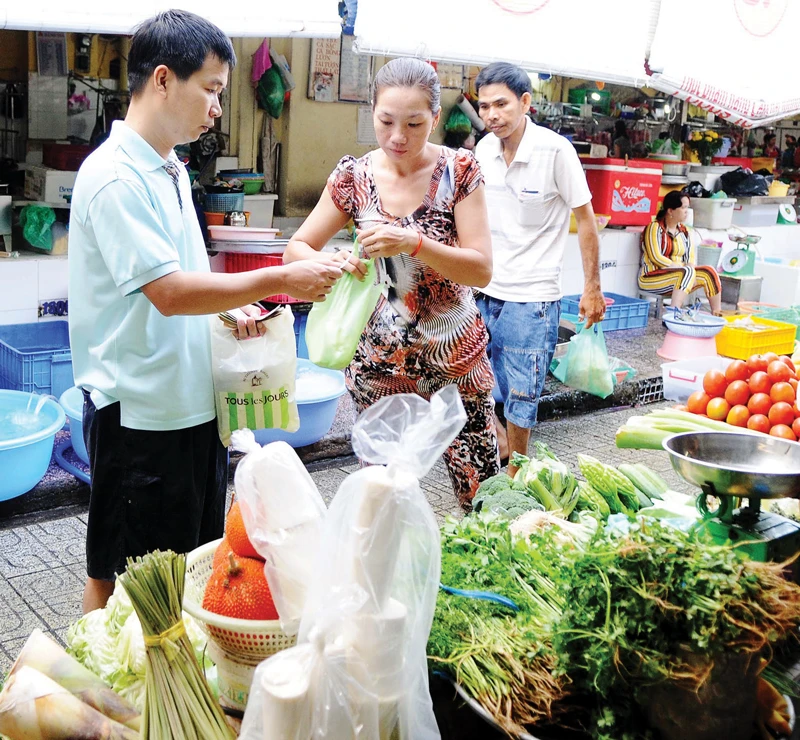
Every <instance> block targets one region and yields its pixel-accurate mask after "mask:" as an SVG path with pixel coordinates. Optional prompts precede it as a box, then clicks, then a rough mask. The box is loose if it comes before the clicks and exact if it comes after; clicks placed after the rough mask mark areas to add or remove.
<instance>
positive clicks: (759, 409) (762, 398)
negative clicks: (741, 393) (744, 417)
mask: <svg viewBox="0 0 800 740" xmlns="http://www.w3.org/2000/svg"><path fill="white" fill-rule="evenodd" d="M771 408H772V399H771V398H770V397H769V395H768V394H766V393H754V394H753V395H752V396H750V400H749V401H748V402H747V410H748V411H749V412H750V413H751V414H763V415H764V416H766V415H767V414H768V413H769V410H770V409H771Z"/></svg>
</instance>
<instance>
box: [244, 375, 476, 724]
mask: <svg viewBox="0 0 800 740" xmlns="http://www.w3.org/2000/svg"><path fill="white" fill-rule="evenodd" d="M465 421H466V414H465V412H464V407H463V405H462V403H461V398H460V396H459V394H458V389H457V388H456V387H455V386H452V385H451V386H448V387H447V388H444V389H443V390H441V391H439V393H437V394H436V395H434V396H433V397H432V398H431V401H430V403H428V402H427V401H425V400H424V399H422V398H420V397H419V396H416V395H410V394H404V395H396V396H391V397H388V398H384V399H382V400H381V401H379V402H378V403H376V404H375V405H374V406H372V407H371V408H369V409H368V410H367V411H365V412H364V413H363V414H362V415H361V416H360V417H359V419H358V421H357V422H356V424H355V426H354V428H353V437H352V441H353V449H354V451H355V452H356V454H357V455H358V456H359V457H360V458H361V459H362V460H363V461H364V462H366V463H371V466H370V467H366V468H363V469H362V470H359V471H357V472H355V473H353V474H352V475H350V476H348V478H347V479H346V480H345V481H344V482H343V483H342V485H341V486H340V487H339V491H338V492H337V494H336V496H335V497H334V499H333V503H332V504H331V506H330V508H329V509H328V514H327V517H326V519H325V524H324V534H323V538H322V545H321V549H320V552H319V555H318V558H317V561H316V564H315V568H314V578H313V581H312V583H311V585H310V588H309V590H308V594H307V599H306V606H305V610H304V612H303V619H302V622H301V624H300V632H299V640H298V645H297V646H296V647H293V648H290V649H289V650H285V651H283V652H281V653H278V654H277V655H274V656H273V657H271V658H269V659H267V660H266V661H264V662H263V663H261V665H260V666H259V667H258V668H257V669H256V672H255V677H254V679H253V684H252V687H251V690H250V696H249V700H248V704H247V711H246V712H245V717H244V722H243V724H242V730H241V733H240V736H239V737H240V739H241V740H311V738H313V740H390V738H392V739H397V740H435V739H436V738H439V731H438V728H437V725H436V720H435V718H434V715H433V707H432V705H431V698H430V692H429V688H428V667H427V659H426V651H425V648H426V645H427V642H428V635H429V633H430V628H431V623H432V621H433V612H434V608H435V606H436V595H437V591H438V588H439V578H440V570H441V542H440V539H439V528H438V526H437V524H436V518H435V517H434V514H433V511H432V510H431V508H430V504H429V503H428V501H427V499H426V498H425V494H424V493H423V492H422V489H421V488H420V485H419V479H420V478H421V477H423V476H424V475H425V474H426V473H427V472H428V471H429V470H430V468H431V467H432V466H433V464H434V463H435V462H436V460H437V459H438V458H439V456H440V455H441V454H442V453H443V452H444V451H445V450H446V449H447V447H448V446H449V445H450V443H451V442H452V441H453V439H454V438H455V436H456V435H457V434H458V432H459V431H460V430H461V428H462V427H463V425H464V423H465Z"/></svg>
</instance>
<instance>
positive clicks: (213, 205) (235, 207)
mask: <svg viewBox="0 0 800 740" xmlns="http://www.w3.org/2000/svg"><path fill="white" fill-rule="evenodd" d="M204 207H205V209H206V211H207V212H208V213H227V212H228V211H244V193H206V196H205V206H204Z"/></svg>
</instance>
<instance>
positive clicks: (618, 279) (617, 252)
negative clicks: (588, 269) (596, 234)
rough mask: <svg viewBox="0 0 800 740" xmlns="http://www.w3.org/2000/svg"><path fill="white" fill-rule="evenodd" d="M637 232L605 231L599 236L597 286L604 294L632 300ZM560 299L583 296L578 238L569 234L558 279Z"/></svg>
mask: <svg viewBox="0 0 800 740" xmlns="http://www.w3.org/2000/svg"><path fill="white" fill-rule="evenodd" d="M641 238H642V235H641V230H638V231H633V230H631V231H629V230H627V229H611V228H606V229H603V230H602V231H601V232H600V283H601V286H602V288H603V291H604V292H606V293H618V294H620V295H626V296H632V297H636V293H637V290H638V286H637V277H638V274H639V263H640V260H641V250H640V247H639V243H640V241H641ZM561 289H562V290H563V292H564V295H574V294H578V293H582V292H583V262H582V261H581V250H580V247H579V246H578V235H577V234H569V235H568V237H567V246H566V249H565V250H564V271H563V273H562V275H561Z"/></svg>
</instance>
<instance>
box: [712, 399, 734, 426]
mask: <svg viewBox="0 0 800 740" xmlns="http://www.w3.org/2000/svg"><path fill="white" fill-rule="evenodd" d="M730 410H731V405H730V404H729V403H728V402H727V401H726V400H725V399H724V398H712V399H711V400H710V401H709V402H708V408H707V409H706V413H707V414H708V418H709V419H716V420H717V421H725V419H726V418H727V416H728V412H729V411H730Z"/></svg>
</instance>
